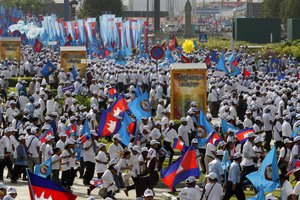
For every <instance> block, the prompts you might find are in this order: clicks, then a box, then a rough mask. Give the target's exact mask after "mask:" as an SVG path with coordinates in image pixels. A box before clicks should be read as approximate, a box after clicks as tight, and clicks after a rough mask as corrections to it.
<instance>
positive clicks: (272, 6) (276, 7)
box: [262, 0, 282, 17]
mask: <svg viewBox="0 0 300 200" xmlns="http://www.w3.org/2000/svg"><path fill="white" fill-rule="evenodd" d="M281 2H282V0H265V1H264V3H263V8H262V17H280V10H281V9H280V7H281Z"/></svg>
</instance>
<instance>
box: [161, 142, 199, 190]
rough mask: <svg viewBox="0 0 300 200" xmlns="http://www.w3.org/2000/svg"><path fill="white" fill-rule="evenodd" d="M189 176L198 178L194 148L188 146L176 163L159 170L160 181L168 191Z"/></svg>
mask: <svg viewBox="0 0 300 200" xmlns="http://www.w3.org/2000/svg"><path fill="white" fill-rule="evenodd" d="M189 176H196V177H197V176H200V171H199V167H198V163H197V159H196V150H195V147H194V146H190V147H189V148H188V150H187V151H186V152H185V153H184V154H183V155H182V156H181V157H180V158H179V159H178V160H177V161H176V162H174V163H173V164H171V165H170V166H169V167H167V168H164V169H162V170H161V180H162V182H164V184H166V185H167V186H168V187H169V188H170V190H173V189H174V188H175V187H176V185H177V184H178V183H180V182H181V181H183V180H185V179H187V178H188V177H189Z"/></svg>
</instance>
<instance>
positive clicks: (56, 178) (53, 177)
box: [52, 169, 59, 183]
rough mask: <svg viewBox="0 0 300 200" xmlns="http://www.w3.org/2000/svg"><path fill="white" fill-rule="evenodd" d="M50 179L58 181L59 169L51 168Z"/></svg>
mask: <svg viewBox="0 0 300 200" xmlns="http://www.w3.org/2000/svg"><path fill="white" fill-rule="evenodd" d="M52 181H54V182H56V183H59V170H58V169H53V170H52Z"/></svg>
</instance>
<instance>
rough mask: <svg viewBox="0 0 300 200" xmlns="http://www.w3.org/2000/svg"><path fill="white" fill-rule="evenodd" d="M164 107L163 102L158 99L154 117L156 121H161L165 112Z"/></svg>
mask: <svg viewBox="0 0 300 200" xmlns="http://www.w3.org/2000/svg"><path fill="white" fill-rule="evenodd" d="M165 109H166V108H165V106H164V100H163V99H159V100H158V106H157V110H156V116H157V118H158V119H161V118H162V117H163V111H164V110H165Z"/></svg>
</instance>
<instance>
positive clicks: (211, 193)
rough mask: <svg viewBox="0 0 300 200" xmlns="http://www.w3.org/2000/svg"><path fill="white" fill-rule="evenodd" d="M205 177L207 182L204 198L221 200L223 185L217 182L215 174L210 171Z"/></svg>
mask: <svg viewBox="0 0 300 200" xmlns="http://www.w3.org/2000/svg"><path fill="white" fill-rule="evenodd" d="M206 178H207V179H208V183H207V184H206V186H205V193H204V196H205V198H206V199H207V200H221V198H222V196H223V187H222V185H221V184H220V183H219V180H218V178H217V175H216V174H215V173H213V172H211V173H209V174H208V175H207V176H206Z"/></svg>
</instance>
